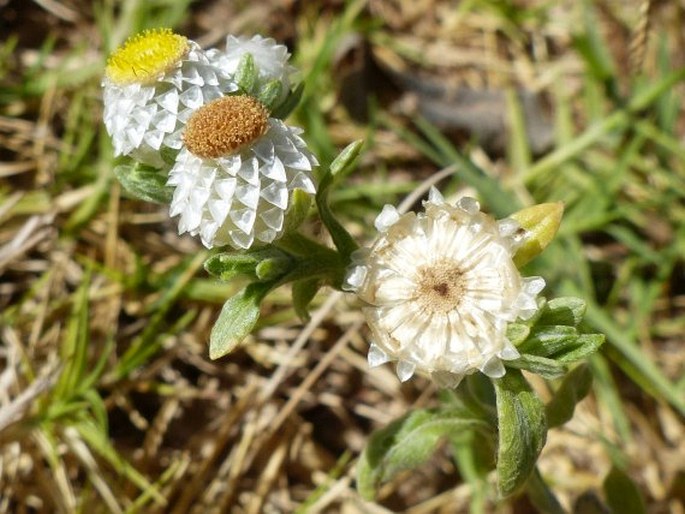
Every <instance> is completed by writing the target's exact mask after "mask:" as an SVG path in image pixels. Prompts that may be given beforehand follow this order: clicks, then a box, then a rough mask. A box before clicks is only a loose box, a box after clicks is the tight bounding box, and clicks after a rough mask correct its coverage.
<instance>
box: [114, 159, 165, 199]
mask: <svg viewBox="0 0 685 514" xmlns="http://www.w3.org/2000/svg"><path fill="white" fill-rule="evenodd" d="M114 175H115V176H116V177H117V179H119V182H120V183H121V185H122V186H123V188H124V189H125V190H126V191H127V192H128V193H129V194H130V195H131V196H133V197H134V198H138V199H139V200H144V201H146V202H154V203H161V204H165V205H166V204H169V202H171V197H172V195H173V192H174V189H173V188H172V187H169V186H167V185H166V181H167V176H166V174H165V173H163V172H161V171H160V170H158V169H156V168H152V167H150V166H145V165H143V164H139V163H136V164H134V165H129V164H120V165H119V166H115V167H114Z"/></svg>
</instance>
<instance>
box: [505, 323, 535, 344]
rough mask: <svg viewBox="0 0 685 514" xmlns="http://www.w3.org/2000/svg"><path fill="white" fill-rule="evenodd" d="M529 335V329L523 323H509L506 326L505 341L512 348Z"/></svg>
mask: <svg viewBox="0 0 685 514" xmlns="http://www.w3.org/2000/svg"><path fill="white" fill-rule="evenodd" d="M528 334H530V327H528V325H524V324H523V323H509V325H507V339H509V341H510V342H511V344H513V345H514V346H518V345H520V344H521V343H522V342H523V341H525V340H526V338H527V337H528Z"/></svg>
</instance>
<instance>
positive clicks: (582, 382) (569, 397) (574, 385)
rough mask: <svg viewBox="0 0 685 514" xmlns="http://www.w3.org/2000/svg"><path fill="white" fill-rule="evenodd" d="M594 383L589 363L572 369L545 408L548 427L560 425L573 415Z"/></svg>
mask: <svg viewBox="0 0 685 514" xmlns="http://www.w3.org/2000/svg"><path fill="white" fill-rule="evenodd" d="M591 385H592V372H591V371H590V368H589V367H588V365H587V364H582V365H580V366H578V367H577V368H575V369H574V370H572V371H571V372H570V373H569V374H568V375H567V376H566V377H565V378H564V381H563V382H562V383H561V385H560V386H559V389H557V391H556V393H555V394H554V397H553V398H552V399H551V400H550V402H549V403H548V404H547V406H546V408H545V412H546V414H547V426H548V428H553V427H558V426H561V425H563V424H564V423H566V422H567V421H568V420H570V419H571V418H572V417H573V411H574V410H575V408H576V404H577V403H578V402H579V401H580V400H582V399H583V398H585V396H586V395H587V394H588V393H589V392H590V386H591Z"/></svg>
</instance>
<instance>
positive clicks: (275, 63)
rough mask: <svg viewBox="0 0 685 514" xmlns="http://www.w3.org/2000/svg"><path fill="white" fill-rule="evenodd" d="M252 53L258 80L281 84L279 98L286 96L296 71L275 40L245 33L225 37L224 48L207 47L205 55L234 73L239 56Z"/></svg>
mask: <svg viewBox="0 0 685 514" xmlns="http://www.w3.org/2000/svg"><path fill="white" fill-rule="evenodd" d="M246 54H250V55H252V58H253V59H254V63H255V65H256V68H257V70H258V71H259V81H260V82H261V84H265V83H267V82H270V81H272V80H277V81H279V82H280V83H281V86H282V87H281V98H280V99H281V100H282V99H283V98H285V97H286V96H287V95H288V92H289V91H290V87H291V85H292V82H293V75H294V74H295V73H297V68H295V67H294V66H292V65H291V64H290V63H289V62H288V61H289V59H290V52H288V48H287V47H286V46H285V45H281V44H279V43H277V42H276V41H275V40H274V39H272V38H265V37H263V36H260V35H255V36H252V37H251V38H248V37H246V36H239V37H236V36H228V37H227V38H226V48H225V50H224V51H223V52H222V51H219V50H209V51H208V55H209V56H210V58H211V59H212V61H213V62H215V63H216V64H217V66H219V67H220V68H221V69H222V70H225V71H226V72H227V73H229V74H231V75H234V74H235V73H236V71H237V70H238V66H239V65H240V62H241V60H242V58H243V57H244V56H245V55H246Z"/></svg>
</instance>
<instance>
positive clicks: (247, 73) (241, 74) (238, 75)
mask: <svg viewBox="0 0 685 514" xmlns="http://www.w3.org/2000/svg"><path fill="white" fill-rule="evenodd" d="M258 76H259V70H258V69H257V66H256V65H255V62H254V57H252V54H244V55H243V56H242V57H241V58H240V62H239V63H238V68H237V69H236V70H235V75H234V76H233V79H234V80H235V81H236V83H237V84H238V87H240V89H242V90H243V91H244V92H246V93H252V92H253V91H252V90H253V89H254V87H255V84H256V83H257V77H258Z"/></svg>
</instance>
